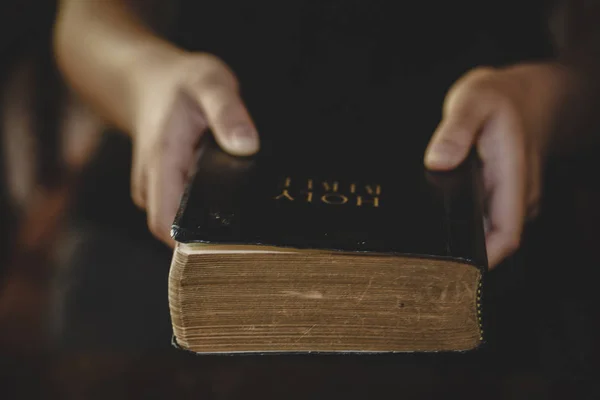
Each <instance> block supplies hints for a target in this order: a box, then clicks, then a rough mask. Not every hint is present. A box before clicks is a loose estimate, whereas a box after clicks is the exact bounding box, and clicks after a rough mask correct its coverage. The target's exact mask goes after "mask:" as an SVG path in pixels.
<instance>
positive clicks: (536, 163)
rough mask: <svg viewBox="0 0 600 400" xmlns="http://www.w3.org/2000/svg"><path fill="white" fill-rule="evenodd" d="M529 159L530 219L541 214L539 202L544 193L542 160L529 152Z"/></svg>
mask: <svg viewBox="0 0 600 400" xmlns="http://www.w3.org/2000/svg"><path fill="white" fill-rule="evenodd" d="M527 154H530V157H529V168H528V171H529V179H528V185H527V191H528V195H527V210H528V211H527V216H528V217H529V218H535V217H536V216H537V213H538V212H539V207H538V205H539V202H540V197H541V191H542V188H541V187H542V182H541V178H542V177H541V169H542V168H541V162H540V159H539V158H538V157H537V156H536V155H535V153H534V152H531V151H530V152H528V153H527Z"/></svg>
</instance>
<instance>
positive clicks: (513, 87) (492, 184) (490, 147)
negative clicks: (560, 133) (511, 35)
mask: <svg viewBox="0 0 600 400" xmlns="http://www.w3.org/2000/svg"><path fill="white" fill-rule="evenodd" d="M565 81H566V78H565V71H564V69H563V68H561V67H559V66H557V65H554V64H549V63H548V64H520V65H516V66H513V67H508V68H502V69H493V68H477V69H474V70H472V71H470V72H469V73H467V74H466V75H464V76H463V77H462V78H460V79H459V80H458V81H457V82H456V83H455V84H454V86H453V87H452V88H451V89H450V91H449V92H448V94H447V97H446V99H445V102H444V110H443V118H442V121H441V123H440V125H439V126H438V128H437V130H436V132H435V133H434V135H433V137H432V139H431V142H430V144H429V146H428V148H427V151H426V154H425V165H426V166H427V167H428V168H429V169H432V170H449V169H453V168H455V167H457V166H458V165H459V164H460V163H461V162H462V161H463V160H464V159H465V157H466V156H467V154H468V153H469V151H470V150H471V147H472V146H476V148H477V151H478V154H479V157H480V158H481V161H482V163H483V180H484V184H485V191H486V206H487V209H488V215H487V217H488V218H489V227H488V229H487V231H486V247H487V253H488V260H489V267H490V268H494V267H495V266H496V265H497V264H499V263H500V262H501V261H502V260H503V259H504V258H506V257H507V256H509V255H510V254H512V253H513V252H514V251H515V250H517V248H518V247H519V245H520V240H521V233H522V230H523V225H524V223H525V220H526V219H528V218H532V217H535V216H536V214H537V212H538V202H539V200H540V196H541V192H542V187H541V186H542V172H543V166H544V164H545V159H546V156H547V152H548V146H549V142H550V137H551V136H552V131H553V126H554V118H555V116H556V115H557V114H558V112H559V109H560V105H561V98H562V95H563V92H564V85H565Z"/></svg>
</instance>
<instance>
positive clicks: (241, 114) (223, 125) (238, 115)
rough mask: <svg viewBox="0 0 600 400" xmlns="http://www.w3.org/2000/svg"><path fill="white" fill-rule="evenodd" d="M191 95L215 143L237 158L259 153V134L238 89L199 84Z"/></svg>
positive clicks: (223, 85)
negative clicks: (202, 113) (196, 102)
mask: <svg viewBox="0 0 600 400" xmlns="http://www.w3.org/2000/svg"><path fill="white" fill-rule="evenodd" d="M191 95H192V96H193V97H194V98H195V99H196V101H198V104H199V105H200V107H201V108H202V110H203V112H204V114H205V116H206V119H207V120H208V124H209V126H210V128H211V129H212V131H213V134H214V136H215V140H216V141H217V143H219V145H220V146H221V147H222V148H223V149H224V150H225V151H227V152H229V153H231V154H233V155H240V156H245V155H251V154H254V153H256V152H257V151H258V150H259V147H260V143H259V137H258V132H257V130H256V127H255V126H254V123H253V121H252V119H251V118H250V114H249V113H248V110H247V109H246V106H245V105H244V103H243V101H242V99H241V97H240V95H239V93H238V91H237V89H236V88H235V87H233V86H232V85H228V84H222V83H218V84H214V83H211V84H199V85H196V86H195V87H194V88H193V92H192V93H191Z"/></svg>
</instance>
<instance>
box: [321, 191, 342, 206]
mask: <svg viewBox="0 0 600 400" xmlns="http://www.w3.org/2000/svg"><path fill="white" fill-rule="evenodd" d="M321 201H322V202H323V203H327V204H346V203H347V202H348V198H347V197H346V196H344V195H343V194H339V193H326V194H324V195H323V196H322V197H321Z"/></svg>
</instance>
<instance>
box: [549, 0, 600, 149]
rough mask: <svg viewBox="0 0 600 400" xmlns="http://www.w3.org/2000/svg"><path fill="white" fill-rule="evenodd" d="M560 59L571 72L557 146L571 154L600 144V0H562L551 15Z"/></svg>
mask: <svg viewBox="0 0 600 400" xmlns="http://www.w3.org/2000/svg"><path fill="white" fill-rule="evenodd" d="M550 26H551V27H552V32H553V34H554V38H555V42H556V48H557V60H558V62H559V63H560V64H563V65H564V66H566V67H567V70H568V71H570V72H571V77H572V88H573V90H572V91H571V92H569V93H568V96H567V99H566V100H565V106H566V107H565V108H566V112H565V113H564V114H565V115H564V117H563V118H562V119H561V120H560V121H559V124H558V126H557V137H558V138H559V140H557V147H558V148H560V150H557V151H558V152H559V153H561V154H562V153H566V154H570V153H572V152H577V153H580V152H582V151H585V149H587V150H589V151H594V150H597V148H598V147H597V146H598V145H600V0H559V2H558V3H557V6H556V8H555V13H554V14H553V18H552V19H551V24H550Z"/></svg>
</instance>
